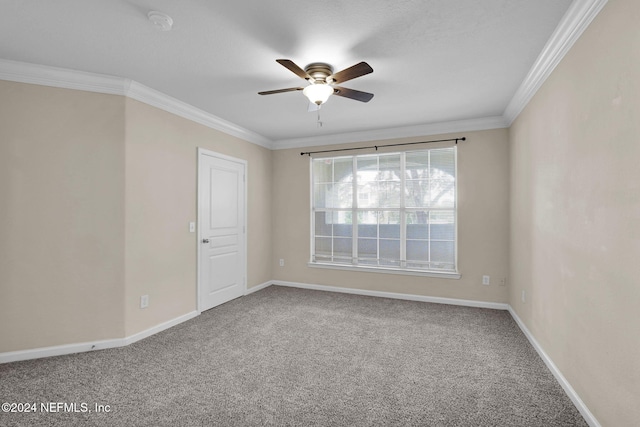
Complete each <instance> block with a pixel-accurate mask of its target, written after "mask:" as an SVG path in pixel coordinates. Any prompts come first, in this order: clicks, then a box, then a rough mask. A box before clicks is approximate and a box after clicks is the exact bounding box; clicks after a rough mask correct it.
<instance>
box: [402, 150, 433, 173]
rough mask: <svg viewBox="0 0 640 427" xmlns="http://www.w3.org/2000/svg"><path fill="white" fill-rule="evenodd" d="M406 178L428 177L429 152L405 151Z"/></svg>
mask: <svg viewBox="0 0 640 427" xmlns="http://www.w3.org/2000/svg"><path fill="white" fill-rule="evenodd" d="M406 165H407V166H406V168H407V169H406V172H405V177H406V178H407V179H428V178H429V152H428V151H418V152H412V153H407V157H406Z"/></svg>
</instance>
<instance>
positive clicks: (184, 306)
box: [125, 99, 272, 336]
mask: <svg viewBox="0 0 640 427" xmlns="http://www.w3.org/2000/svg"><path fill="white" fill-rule="evenodd" d="M126 106H127V114H126V117H127V127H126V129H127V132H126V301H125V306H126V334H127V336H129V335H132V334H134V333H136V332H140V331H142V330H145V329H147V328H150V327H152V326H155V325H157V324H159V323H162V322H164V321H167V320H171V319H174V318H176V317H178V316H180V315H183V314H185V313H188V312H191V311H193V310H196V308H197V307H196V234H195V233H189V227H188V224H189V221H195V220H196V182H197V174H196V166H197V148H198V147H201V148H206V149H208V150H213V151H216V152H218V153H221V154H225V155H228V156H232V157H236V158H240V159H243V160H246V161H247V185H248V194H247V211H248V225H247V240H248V242H249V245H248V260H247V265H248V278H247V286H248V287H249V288H250V287H253V286H256V285H259V284H261V283H264V282H267V281H269V280H270V279H271V263H270V259H271V240H272V234H271V151H270V150H268V149H266V148H262V147H259V146H257V145H255V144H250V143H248V142H245V141H242V140H240V139H238V138H234V137H232V136H229V135H226V134H224V133H222V132H218V131H215V130H213V129H210V128H208V127H205V126H202V125H199V124H197V123H194V122H192V121H189V120H186V119H183V118H181V117H178V116H175V115H173V114H170V113H167V112H165V111H162V110H159V109H157V108H154V107H150V106H148V105H146V104H143V103H141V102H138V101H134V100H130V99H127V101H126ZM145 294H148V295H149V299H150V303H149V307H148V308H147V309H144V310H142V309H140V296H141V295H145Z"/></svg>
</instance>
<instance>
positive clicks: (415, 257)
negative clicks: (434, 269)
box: [407, 240, 429, 262]
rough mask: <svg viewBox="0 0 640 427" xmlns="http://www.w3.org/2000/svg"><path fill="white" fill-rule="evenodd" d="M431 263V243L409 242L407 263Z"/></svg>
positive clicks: (423, 241) (421, 241)
mask: <svg viewBox="0 0 640 427" xmlns="http://www.w3.org/2000/svg"><path fill="white" fill-rule="evenodd" d="M410 261H429V242H428V241H426V240H407V262H410Z"/></svg>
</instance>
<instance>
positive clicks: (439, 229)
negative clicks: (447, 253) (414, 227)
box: [430, 212, 456, 241]
mask: <svg viewBox="0 0 640 427" xmlns="http://www.w3.org/2000/svg"><path fill="white" fill-rule="evenodd" d="M453 219H454V213H453V212H431V225H430V230H431V239H433V240H451V241H453V240H455V234H456V230H455V224H454V220H453Z"/></svg>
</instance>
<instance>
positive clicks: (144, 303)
mask: <svg viewBox="0 0 640 427" xmlns="http://www.w3.org/2000/svg"><path fill="white" fill-rule="evenodd" d="M147 307H149V295H142V296H141V297H140V308H147Z"/></svg>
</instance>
